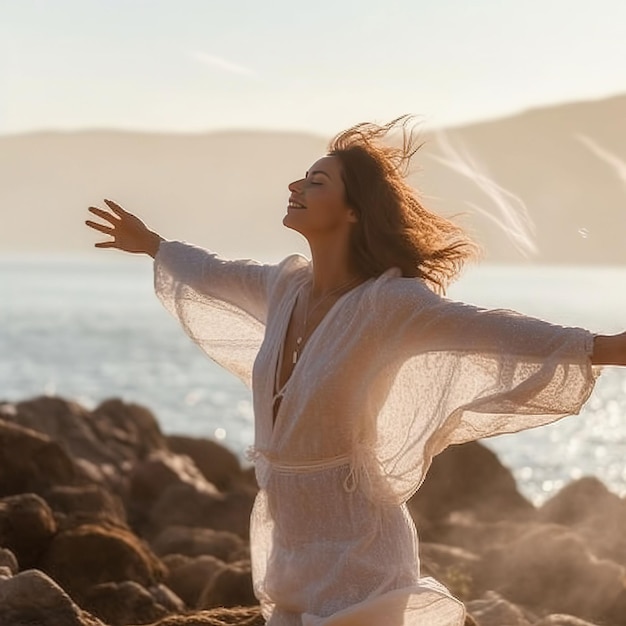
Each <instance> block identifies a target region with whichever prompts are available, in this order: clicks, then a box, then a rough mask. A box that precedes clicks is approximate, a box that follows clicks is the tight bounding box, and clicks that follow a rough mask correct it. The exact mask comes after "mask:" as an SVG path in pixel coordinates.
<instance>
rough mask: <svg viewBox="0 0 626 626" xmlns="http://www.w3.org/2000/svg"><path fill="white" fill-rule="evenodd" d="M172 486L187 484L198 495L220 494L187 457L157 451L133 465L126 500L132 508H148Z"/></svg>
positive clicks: (165, 451)
mask: <svg viewBox="0 0 626 626" xmlns="http://www.w3.org/2000/svg"><path fill="white" fill-rule="evenodd" d="M173 485H188V486H189V487H191V488H193V489H194V490H196V491H198V492H200V493H208V494H210V495H214V496H218V495H219V492H218V490H217V489H216V488H215V486H214V485H212V484H211V483H210V482H208V481H207V480H206V478H205V477H204V476H203V475H202V474H201V473H200V470H198V468H197V467H196V466H195V465H194V462H193V461H192V460H191V459H190V458H189V457H188V456H183V455H180V454H173V453H171V452H169V451H167V450H157V451H154V452H152V453H151V454H150V455H149V456H147V457H146V458H145V459H144V460H142V461H138V462H137V463H136V464H135V465H134V467H133V470H132V472H131V474H130V493H129V498H130V500H131V502H132V503H133V504H134V505H135V506H139V507H146V506H151V505H152V504H154V502H155V501H156V500H157V499H158V498H159V497H160V496H161V494H162V493H163V492H164V491H165V490H166V489H167V488H168V487H171V486H173Z"/></svg>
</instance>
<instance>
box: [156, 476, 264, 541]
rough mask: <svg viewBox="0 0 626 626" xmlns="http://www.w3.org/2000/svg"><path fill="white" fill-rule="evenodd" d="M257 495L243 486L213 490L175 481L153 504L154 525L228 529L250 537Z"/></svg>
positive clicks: (157, 528) (161, 527) (245, 537)
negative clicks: (224, 491)
mask: <svg viewBox="0 0 626 626" xmlns="http://www.w3.org/2000/svg"><path fill="white" fill-rule="evenodd" d="M255 496H256V494H254V493H252V491H251V490H249V489H242V488H238V489H237V490H233V491H229V492H227V493H225V494H212V493H208V492H206V491H198V490H196V489H195V488H194V487H192V486H190V485H187V484H178V485H172V486H171V487H169V488H168V489H166V490H165V492H164V493H163V494H162V495H161V497H160V498H159V500H158V501H157V502H156V504H155V505H154V507H152V510H151V511H150V525H151V527H152V528H153V529H154V531H155V533H158V532H159V531H161V530H162V529H164V528H166V527H168V526H196V527H206V528H213V529H214V530H227V531H230V532H233V533H236V534H237V535H239V536H240V537H242V538H244V539H247V538H248V535H249V531H250V513H251V511H252V505H253V503H254V498H255Z"/></svg>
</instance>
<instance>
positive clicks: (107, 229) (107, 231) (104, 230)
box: [85, 220, 115, 235]
mask: <svg viewBox="0 0 626 626" xmlns="http://www.w3.org/2000/svg"><path fill="white" fill-rule="evenodd" d="M85 224H87V226H89V227H90V228H93V229H94V230H98V231H100V232H101V233H104V234H105V235H112V234H113V233H114V232H115V229H114V228H111V227H109V226H105V225H104V224H98V223H97V222H92V221H91V220H87V221H86V222H85Z"/></svg>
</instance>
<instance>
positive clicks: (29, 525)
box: [0, 493, 57, 569]
mask: <svg viewBox="0 0 626 626" xmlns="http://www.w3.org/2000/svg"><path fill="white" fill-rule="evenodd" d="M56 531H57V525H56V521H55V519H54V515H53V514H52V511H51V509H50V507H49V506H48V505H47V503H46V502H45V501H44V500H43V499H42V498H40V497H39V496H37V495H35V494H34V493H24V494H20V495H17V496H8V497H6V498H2V499H1V500H0V546H3V547H5V548H8V549H9V550H11V552H12V553H13V554H14V555H15V556H16V557H17V560H18V562H19V566H20V569H30V568H31V567H34V566H35V564H36V563H37V561H38V560H39V557H40V556H41V554H42V553H43V552H44V551H45V550H46V548H47V547H48V544H49V543H50V541H51V539H52V537H53V536H54V534H55V533H56Z"/></svg>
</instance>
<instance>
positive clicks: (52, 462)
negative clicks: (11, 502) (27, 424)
mask: <svg viewBox="0 0 626 626" xmlns="http://www.w3.org/2000/svg"><path fill="white" fill-rule="evenodd" d="M0 468H2V472H0V497H1V496H10V495H15V494H20V493H28V492H32V493H39V494H43V493H45V492H46V491H47V490H48V489H50V488H51V487H53V486H55V485H71V484H74V483H75V482H76V479H77V471H76V467H75V466H74V464H73V463H72V461H71V459H70V458H69V456H68V455H67V454H66V453H65V451H64V450H63V449H62V448H61V446H59V444H58V443H56V442H54V441H51V440H50V438H49V437H46V436H45V435H42V434H41V433H38V432H36V431H34V430H31V429H29V428H24V427H23V426H19V425H17V424H14V423H11V422H6V421H4V420H0Z"/></svg>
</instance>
